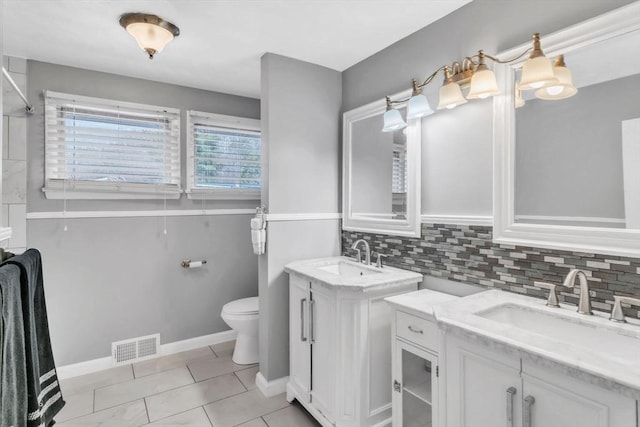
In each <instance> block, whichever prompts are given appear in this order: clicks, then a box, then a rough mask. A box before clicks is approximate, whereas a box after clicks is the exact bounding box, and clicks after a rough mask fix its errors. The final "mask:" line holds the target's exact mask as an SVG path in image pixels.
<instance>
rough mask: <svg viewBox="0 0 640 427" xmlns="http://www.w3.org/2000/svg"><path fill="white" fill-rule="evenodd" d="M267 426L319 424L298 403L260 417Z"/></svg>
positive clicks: (307, 425)
mask: <svg viewBox="0 0 640 427" xmlns="http://www.w3.org/2000/svg"><path fill="white" fill-rule="evenodd" d="M262 418H263V419H264V420H265V422H266V423H267V425H268V426H269V427H293V426H295V427H317V426H319V425H320V424H319V423H318V422H317V421H316V420H315V419H313V417H312V416H311V415H309V414H308V413H307V411H305V410H304V409H303V408H302V407H301V406H300V405H298V404H295V405H289V406H288V407H287V408H284V409H280V410H279V411H276V412H273V413H271V414H269V415H265V416H264V417H262Z"/></svg>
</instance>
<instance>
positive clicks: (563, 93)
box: [535, 67, 578, 100]
mask: <svg viewBox="0 0 640 427" xmlns="http://www.w3.org/2000/svg"><path fill="white" fill-rule="evenodd" d="M553 71H554V73H555V75H556V77H557V78H558V83H551V84H550V85H547V86H545V87H543V88H541V89H538V90H537V91H536V92H535V95H536V98H540V99H549V100H553V99H565V98H569V97H571V96H573V95H575V94H576V93H578V89H576V87H575V86H574V85H573V78H572V76H571V70H570V69H568V68H567V67H553Z"/></svg>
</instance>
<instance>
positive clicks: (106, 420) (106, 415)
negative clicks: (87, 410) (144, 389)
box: [56, 400, 149, 427]
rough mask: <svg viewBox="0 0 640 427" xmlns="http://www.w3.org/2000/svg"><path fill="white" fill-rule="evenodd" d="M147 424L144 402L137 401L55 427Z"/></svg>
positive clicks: (107, 426)
mask: <svg viewBox="0 0 640 427" xmlns="http://www.w3.org/2000/svg"><path fill="white" fill-rule="evenodd" d="M148 422H149V420H148V419H147V411H146V409H145V406H144V401H142V400H138V401H136V402H131V403H127V404H124V405H120V406H116V407H115V408H110V409H107V410H104V411H100V412H96V413H94V414H90V415H86V416H84V417H80V418H74V419H72V420H69V421H66V422H63V423H56V427H87V426H95V427H98V426H99V427H138V426H141V425H144V424H147V423H148Z"/></svg>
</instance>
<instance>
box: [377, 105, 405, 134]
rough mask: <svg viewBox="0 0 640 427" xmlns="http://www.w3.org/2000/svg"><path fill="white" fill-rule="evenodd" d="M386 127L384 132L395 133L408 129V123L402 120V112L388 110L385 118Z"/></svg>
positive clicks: (383, 129)
mask: <svg viewBox="0 0 640 427" xmlns="http://www.w3.org/2000/svg"><path fill="white" fill-rule="evenodd" d="M383 121H384V126H383V127H382V132H393V131H394V130H398V129H402V128H405V127H407V123H406V122H405V121H404V120H402V115H401V114H400V111H398V110H396V109H394V108H392V109H390V110H387V111H386V112H385V113H384V116H383Z"/></svg>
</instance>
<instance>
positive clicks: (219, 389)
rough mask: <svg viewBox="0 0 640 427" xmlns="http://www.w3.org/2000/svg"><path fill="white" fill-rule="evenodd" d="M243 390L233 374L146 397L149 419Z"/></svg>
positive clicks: (161, 416) (204, 403)
mask: <svg viewBox="0 0 640 427" xmlns="http://www.w3.org/2000/svg"><path fill="white" fill-rule="evenodd" d="M244 391H245V388H244V386H243V385H242V383H241V382H240V380H238V378H237V377H236V376H235V375H233V374H228V375H223V376H220V377H215V378H211V379H209V380H205V381H202V382H199V383H196V384H191V385H188V386H184V387H180V388H177V389H174V390H170V391H166V392H164V393H160V394H156V395H155V396H151V397H148V398H146V399H145V400H146V402H147V410H148V411H149V418H150V419H151V421H156V420H159V419H161V418H164V417H168V416H170V415H174V414H178V413H180V412H183V411H186V410H188V409H193V408H196V407H198V406H202V405H206V404H208V403H212V402H215V401H217V400H220V399H224V398H225V397H229V396H233V395H234V394H238V393H242V392H244Z"/></svg>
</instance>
